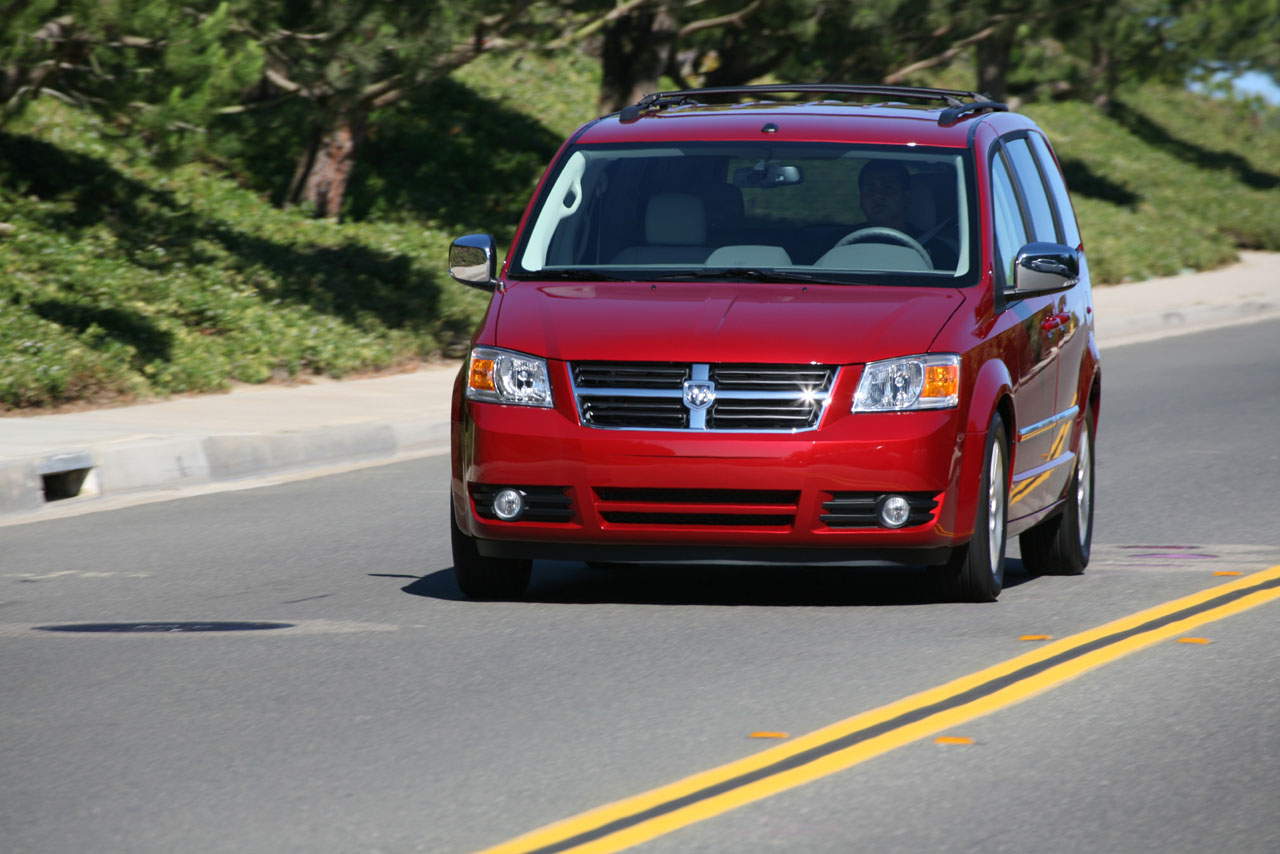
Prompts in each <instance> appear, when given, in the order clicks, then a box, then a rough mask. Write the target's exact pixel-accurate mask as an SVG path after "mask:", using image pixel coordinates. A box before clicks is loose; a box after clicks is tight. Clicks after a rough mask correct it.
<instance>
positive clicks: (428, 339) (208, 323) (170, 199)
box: [0, 51, 1280, 409]
mask: <svg viewBox="0 0 1280 854" xmlns="http://www.w3.org/2000/svg"><path fill="white" fill-rule="evenodd" d="M933 72H934V73H936V74H937V77H936V78H934V82H937V83H940V84H942V85H948V84H949V85H955V83H954V82H952V80H951V78H949V77H948V76H947V75H956V74H960V73H967V72H964V70H963V69H961V68H959V67H953V68H941V67H939V68H937V69H933ZM599 75H600V69H599V64H598V63H597V62H596V61H595V60H594V58H592V57H591V56H589V55H587V54H584V53H582V52H577V51H575V52H572V53H561V54H557V55H546V54H540V53H529V54H523V55H514V54H513V55H488V56H486V57H483V58H481V59H480V60H478V61H477V62H475V63H473V64H471V65H468V66H467V67H466V68H465V69H462V70H460V71H458V72H455V73H454V74H453V75H452V76H451V77H450V79H448V80H444V81H440V82H438V83H436V84H434V85H432V86H428V87H426V88H425V89H423V90H422V91H419V92H417V93H415V94H414V95H413V96H412V97H409V98H406V99H404V100H403V101H401V102H398V103H396V104H393V105H389V106H387V107H384V108H382V109H381V110H380V111H378V112H377V113H376V116H377V122H376V130H375V131H374V132H372V133H371V134H370V136H369V139H368V141H367V145H368V148H367V157H366V158H365V159H364V160H363V161H362V162H361V164H360V166H359V168H358V170H357V172H356V174H355V177H354V184H353V188H352V192H351V197H350V201H349V210H350V211H351V212H352V214H353V216H351V217H350V219H349V221H348V222H345V223H342V224H338V223H334V222H329V221H317V220H312V219H309V218H306V217H304V216H302V215H301V214H299V213H297V212H289V211H280V210H278V209H277V208H275V207H274V206H273V205H272V204H271V201H272V199H273V197H276V195H277V194H281V193H283V192H284V189H285V187H286V186H287V183H288V180H289V174H288V171H287V170H286V171H285V172H283V173H282V172H281V170H279V169H278V168H277V164H278V163H279V160H280V158H279V156H278V155H279V154H280V153H281V152H286V151H288V150H290V146H291V145H295V146H296V144H297V143H296V140H292V139H291V138H290V136H289V120H291V117H290V116H289V115H288V108H287V107H281V108H278V109H277V110H275V111H272V113H270V114H269V115H272V116H274V117H276V118H278V119H280V121H279V123H278V124H272V123H267V122H261V121H255V120H254V119H253V117H252V116H251V115H229V116H223V117H221V118H219V119H217V120H216V121H214V122H212V123H211V125H210V128H211V130H210V132H209V134H208V135H207V137H206V140H205V144H204V145H203V146H202V148H203V149H204V150H205V151H206V156H205V157H204V158H203V159H200V160H194V161H191V162H187V163H185V164H183V165H181V166H179V167H174V168H169V167H161V166H158V165H157V164H156V162H155V160H154V158H153V156H152V147H151V146H149V145H147V144H145V141H144V140H141V139H139V138H137V137H136V136H130V135H122V134H121V133H120V132H119V129H120V126H119V125H118V124H117V123H116V122H107V121H104V120H103V119H101V118H98V117H96V116H95V115H94V114H92V113H86V112H83V111H78V110H75V109H72V108H71V107H69V106H67V105H64V104H62V103H60V102H58V101H55V100H51V99H40V100H39V101H37V102H35V103H34V104H33V106H32V109H31V110H30V111H29V112H28V114H27V115H25V116H24V117H22V118H20V119H16V120H14V121H13V122H12V123H11V124H10V125H9V126H8V127H7V128H6V131H5V132H3V133H0V408H22V409H32V408H41V407H50V406H56V405H59V404H62V403H67V402H73V401H93V402H103V401H110V400H116V399H122V400H128V399H134V398H137V397H147V396H154V395H168V394H175V393H181V392H193V391H215V390H219V389H224V388H226V387H227V386H228V385H229V384H230V383H231V382H236V381H245V382H262V381H272V380H274V381H289V380H294V379H305V378H306V377H307V376H308V375H312V374H328V375H332V376H350V375H352V374H358V373H363V372H369V371H379V370H394V369H396V368H398V367H400V366H410V365H412V364H413V363H415V362H416V361H418V360H422V359H430V358H434V357H437V356H439V355H445V356H450V355H453V356H456V355H459V354H460V353H461V352H463V350H464V349H465V346H466V341H467V337H468V335H469V333H470V331H471V330H472V329H473V328H474V326H475V324H476V322H477V321H478V320H479V318H480V317H481V314H482V312H483V310H484V306H485V304H486V299H485V297H484V295H483V294H481V293H479V292H476V291H472V290H469V289H466V288H463V287H461V286H458V285H456V284H454V283H452V282H449V281H447V280H446V277H445V276H444V275H443V261H444V254H445V248H446V247H447V245H448V241H449V239H450V238H451V237H453V236H455V235H456V234H458V233H460V232H464V231H480V230H488V231H491V232H493V233H495V234H497V235H498V237H499V239H500V240H501V241H509V239H510V237H511V235H512V233H513V230H514V227H515V225H516V223H517V222H518V221H519V218H520V216H521V215H522V213H523V208H524V204H525V202H526V201H527V198H528V194H529V192H530V191H531V189H532V188H533V186H534V185H535V184H536V182H537V181H538V179H539V178H540V176H541V172H542V169H543V166H544V165H545V163H546V161H547V158H548V157H549V156H550V154H551V153H552V152H553V151H554V149H555V148H556V147H557V146H558V145H559V143H560V141H561V140H562V139H563V138H564V136H565V135H567V134H568V133H570V132H571V131H572V130H573V129H574V128H575V127H577V126H578V125H579V124H581V123H582V122H583V121H585V120H588V119H590V118H591V117H593V116H594V115H595V109H594V105H595V100H596V92H597V87H598V84H599ZM1025 112H1027V113H1028V114H1029V115H1030V116H1031V117H1032V118H1034V119H1035V120H1036V121H1038V122H1039V123H1041V125H1042V126H1044V127H1045V129H1046V130H1047V131H1048V132H1049V134H1050V138H1051V139H1052V140H1053V142H1054V144H1055V147H1056V149H1057V151H1058V154H1059V155H1060V157H1061V159H1062V161H1063V165H1064V167H1065V171H1066V175H1067V180H1068V184H1069V185H1070V187H1071V190H1072V193H1073V196H1074V198H1075V200H1076V203H1077V207H1078V212H1079V216H1080V222H1081V228H1082V231H1083V233H1084V239H1085V242H1086V245H1087V247H1088V249H1089V258H1090V264H1091V268H1092V270H1093V273H1094V277H1095V281H1096V282H1099V283H1103V282H1116V281H1123V280H1126V279H1133V280H1136V279H1142V278H1147V277H1149V276H1153V275H1163V274H1176V273H1178V272H1180V271H1182V270H1184V269H1188V268H1190V269H1200V268H1207V267H1213V266H1216V265H1219V264H1222V263H1225V262H1227V261H1229V260H1230V259H1231V258H1232V257H1233V256H1234V253H1235V251H1236V248H1237V247H1238V246H1251V247H1259V248H1268V249H1273V250H1280V220H1277V219H1276V217H1275V211H1276V200H1277V198H1280V192H1278V191H1280V110H1276V109H1274V108H1264V107H1262V106H1261V105H1259V104H1258V103H1256V102H1249V101H1233V100H1221V99H1209V98H1207V97H1205V96H1203V95H1196V94H1192V93H1188V92H1185V91H1182V90H1181V89H1177V88H1163V87H1159V86H1147V87H1143V88H1132V87H1129V88H1122V89H1121V90H1120V91H1119V92H1118V96H1117V101H1116V104H1115V107H1114V108H1113V109H1112V110H1110V111H1109V112H1102V111H1099V110H1097V109H1094V108H1092V107H1090V106H1089V105H1087V104H1084V103H1079V102H1052V101H1047V102H1043V103H1036V104H1032V105H1030V106H1028V107H1027V108H1026V109H1025ZM261 115H262V116H263V117H265V116H266V115H268V114H261Z"/></svg>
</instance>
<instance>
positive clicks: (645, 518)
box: [594, 486, 800, 528]
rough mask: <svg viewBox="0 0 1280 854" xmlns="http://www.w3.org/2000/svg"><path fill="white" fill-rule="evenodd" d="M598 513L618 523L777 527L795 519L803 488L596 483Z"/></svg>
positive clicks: (611, 521) (789, 524)
mask: <svg viewBox="0 0 1280 854" xmlns="http://www.w3.org/2000/svg"><path fill="white" fill-rule="evenodd" d="M594 491H595V494H596V510H597V512H599V514H600V518H602V519H604V520H605V521H606V522H609V523H611V524H616V525H703V526H732V527H756V528H778V527H790V526H791V525H793V524H795V518H796V505H797V503H798V502H799V501H800V493H799V491H796V490H785V489H661V488H658V489H652V488H630V487H618V486H608V487H596V489H595V490H594Z"/></svg>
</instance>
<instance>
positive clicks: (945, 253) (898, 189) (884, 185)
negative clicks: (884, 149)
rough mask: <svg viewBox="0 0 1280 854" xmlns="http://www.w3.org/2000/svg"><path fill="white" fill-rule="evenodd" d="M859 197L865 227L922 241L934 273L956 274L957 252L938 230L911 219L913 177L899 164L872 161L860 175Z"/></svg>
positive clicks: (898, 162)
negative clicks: (931, 259) (902, 234)
mask: <svg viewBox="0 0 1280 854" xmlns="http://www.w3.org/2000/svg"><path fill="white" fill-rule="evenodd" d="M858 197H859V199H860V201H861V204H862V213H863V214H865V215H866V217H867V221H866V226H879V227H881V228H892V229H894V230H895V231H901V232H902V233H904V234H907V235H910V236H911V237H914V238H915V239H916V240H921V238H926V239H924V240H921V243H923V245H924V248H925V250H926V251H927V252H928V253H929V255H930V256H931V257H932V258H933V268H934V269H935V270H954V269H955V266H956V260H957V256H956V252H955V250H954V249H953V248H951V247H950V246H949V245H947V243H946V242H945V241H943V240H941V239H939V236H938V231H937V229H932V228H929V229H925V228H921V227H919V226H918V225H916V224H915V223H913V222H911V221H910V219H909V218H908V216H909V213H908V212H909V211H910V210H911V175H910V173H909V172H907V167H906V166H905V165H904V164H903V163H902V162H901V161H898V160H872V161H870V162H869V163H867V165H866V166H863V167H862V171H861V172H860V173H859V174H858Z"/></svg>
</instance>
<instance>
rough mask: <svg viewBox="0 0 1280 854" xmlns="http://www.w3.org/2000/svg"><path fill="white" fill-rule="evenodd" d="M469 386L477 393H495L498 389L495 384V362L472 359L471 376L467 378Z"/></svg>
mask: <svg viewBox="0 0 1280 854" xmlns="http://www.w3.org/2000/svg"><path fill="white" fill-rule="evenodd" d="M467 385H468V386H469V387H470V388H473V389H475V390H476V391H494V389H495V388H496V387H495V386H494V384H493V360H492V359H476V358H472V360H471V374H470V376H469V377H468V378H467Z"/></svg>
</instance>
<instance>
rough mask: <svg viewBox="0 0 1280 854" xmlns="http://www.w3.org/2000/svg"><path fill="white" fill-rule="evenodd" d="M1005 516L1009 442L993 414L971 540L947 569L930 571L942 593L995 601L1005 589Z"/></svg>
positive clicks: (953, 556) (1000, 421)
mask: <svg viewBox="0 0 1280 854" xmlns="http://www.w3.org/2000/svg"><path fill="white" fill-rule="evenodd" d="M1008 514H1009V440H1008V435H1007V433H1006V431H1005V426H1004V419H1002V418H1001V417H1000V414H999V413H996V414H995V415H993V416H992V417H991V424H990V426H988V428H987V447H986V450H985V451H984V452H983V455H982V477H980V478H979V479H978V512H977V515H976V516H975V517H974V520H973V537H972V539H970V540H969V542H968V543H966V544H965V545H963V546H959V547H958V548H956V549H954V550H953V551H952V552H951V560H949V561H948V562H947V563H946V565H944V566H940V567H936V568H935V569H933V570H932V574H933V576H934V578H935V581H937V582H940V583H941V585H942V587H943V592H944V593H946V594H948V595H949V596H950V597H951V598H955V599H958V600H960V601H962V602H994V601H996V597H998V596H999V595H1000V590H1001V589H1002V588H1003V587H1004V553H1005V546H1006V544H1007V543H1006V541H1007V540H1008V537H1007V536H1006V533H1005V532H1006V521H1007V518H1008Z"/></svg>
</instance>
